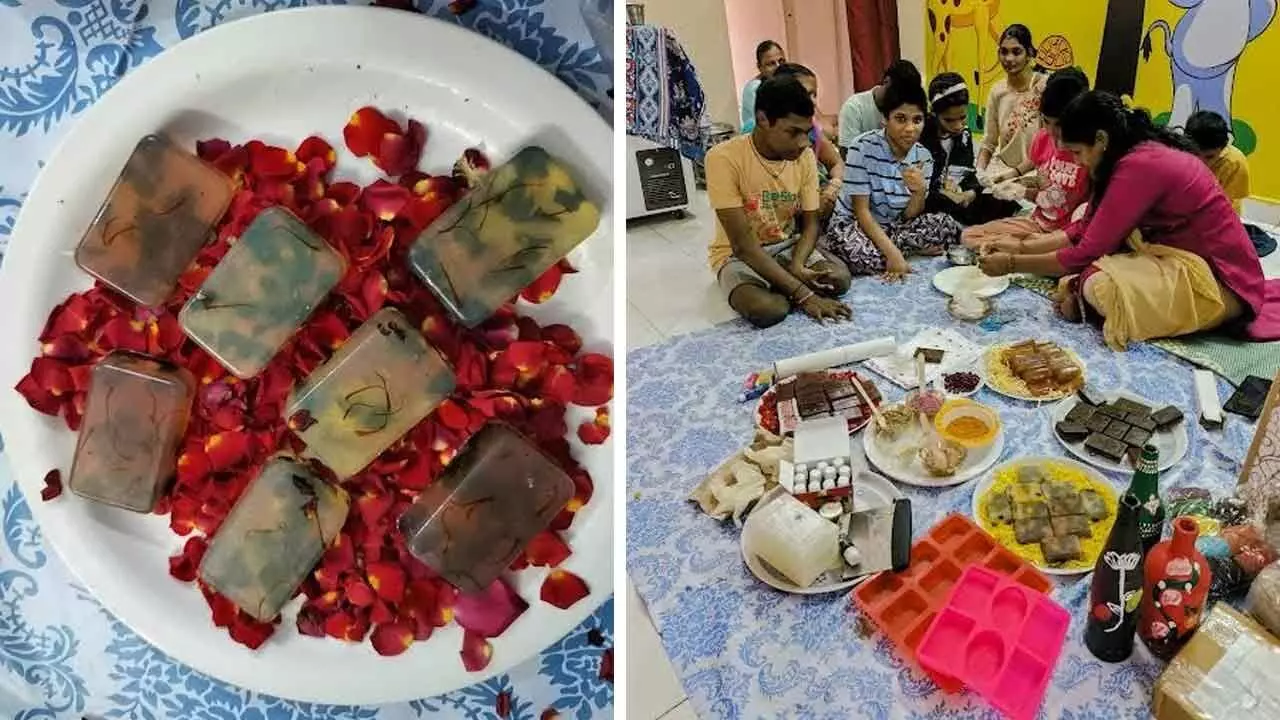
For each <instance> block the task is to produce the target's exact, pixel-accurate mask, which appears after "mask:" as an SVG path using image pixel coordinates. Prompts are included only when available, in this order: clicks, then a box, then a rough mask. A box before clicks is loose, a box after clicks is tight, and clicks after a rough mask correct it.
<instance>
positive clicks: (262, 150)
mask: <svg viewBox="0 0 1280 720" xmlns="http://www.w3.org/2000/svg"><path fill="white" fill-rule="evenodd" d="M248 147H249V172H250V173H252V174H253V175H254V177H257V178H262V179H266V180H292V179H294V178H295V177H297V176H298V175H300V174H301V169H300V168H299V167H298V166H299V163H298V158H297V156H296V155H294V154H293V153H291V152H289V151H288V150H286V149H284V148H280V147H272V146H270V145H264V144H262V143H253V142H251V143H249V146H248Z"/></svg>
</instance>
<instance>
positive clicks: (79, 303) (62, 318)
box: [40, 294, 97, 342]
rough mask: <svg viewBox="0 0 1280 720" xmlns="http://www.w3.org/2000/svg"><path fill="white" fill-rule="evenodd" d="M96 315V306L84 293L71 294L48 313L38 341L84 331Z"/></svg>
mask: <svg viewBox="0 0 1280 720" xmlns="http://www.w3.org/2000/svg"><path fill="white" fill-rule="evenodd" d="M95 315H97V308H96V307H95V306H94V303H93V301H91V300H90V299H89V298H88V297H87V296H86V295H84V294H77V295H72V296H71V297H69V298H67V299H66V300H65V301H63V303H62V304H61V305H58V306H57V307H55V308H54V309H53V311H52V312H51V313H49V319H48V320H46V321H45V325H44V330H43V331H41V333H40V341H41V342H48V341H49V340H52V339H54V338H57V337H62V336H63V335H75V334H78V333H82V332H84V331H85V330H86V329H88V327H89V323H90V321H91V320H92V319H93V318H94V316H95Z"/></svg>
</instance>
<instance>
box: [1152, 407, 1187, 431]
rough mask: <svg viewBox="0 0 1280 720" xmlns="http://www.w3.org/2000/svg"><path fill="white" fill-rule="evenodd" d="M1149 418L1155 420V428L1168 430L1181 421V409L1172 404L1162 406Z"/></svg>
mask: <svg viewBox="0 0 1280 720" xmlns="http://www.w3.org/2000/svg"><path fill="white" fill-rule="evenodd" d="M1151 420H1152V421H1153V422H1155V424H1156V428H1157V429H1159V430H1168V429H1169V428H1171V427H1173V426H1174V425H1177V424H1178V423H1180V422H1182V411H1181V410H1179V409H1178V408H1176V407H1174V406H1172V405H1169V406H1167V407H1162V408H1160V409H1159V410H1157V411H1155V412H1154V413H1152V414H1151Z"/></svg>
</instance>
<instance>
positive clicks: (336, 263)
mask: <svg viewBox="0 0 1280 720" xmlns="http://www.w3.org/2000/svg"><path fill="white" fill-rule="evenodd" d="M344 272H346V262H345V261H344V260H343V259H342V256H341V255H339V254H338V253H337V252H336V251H335V250H334V249H333V248H331V247H329V244H328V243H326V242H325V241H324V239H323V238H321V237H320V236H318V235H316V234H315V233H313V232H311V230H310V229H309V228H308V227H307V226H306V225H304V224H303V223H302V221H301V220H299V219H298V218H297V217H295V216H294V215H293V213H291V212H289V211H288V210H285V209H283V208H279V207H273V208H267V209H266V210H263V211H262V212H261V213H259V215H258V217H257V218H255V219H254V221H253V222H252V223H251V224H250V225H249V227H248V228H246V229H245V231H244V234H243V235H241V236H240V239H239V241H237V242H236V244H235V245H232V246H231V249H230V250H228V251H227V254H226V256H224V257H223V258H222V261H221V262H219V263H218V266H217V267H216V268H214V270H213V272H212V273H210V275H209V277H208V279H206V280H205V281H204V285H201V286H200V289H199V290H197V291H196V293H195V295H193V296H191V299H190V300H188V301H187V304H186V306H185V307H183V308H182V312H181V313H180V314H179V316H178V319H179V321H180V322H181V323H182V329H183V330H185V331H186V333H187V335H189V336H190V337H191V339H192V340H195V341H196V342H197V343H199V344H200V346H201V347H203V348H204V349H206V350H208V351H209V354H211V355H213V356H214V357H215V358H217V359H218V362H220V363H222V365H223V366H224V367H226V368H227V369H228V370H230V371H231V372H232V373H234V374H235V375H236V376H237V377H240V378H246V379H247V378H251V377H253V376H255V375H257V374H258V373H259V372H261V371H262V369H263V368H264V367H266V365H267V363H268V362H270V361H271V358H273V357H274V356H275V354H276V353H277V352H278V351H279V350H280V347H281V346H282V345H284V344H285V342H286V341H288V339H289V338H290V337H291V336H292V335H293V333H294V332H295V331H297V329H298V327H299V326H301V325H302V323H303V322H305V321H306V319H307V318H308V317H309V316H310V315H311V311H312V310H314V309H315V307H316V305H318V304H320V302H321V301H322V300H324V298H325V296H326V295H328V294H329V291H330V290H332V289H333V288H334V286H335V285H337V284H338V281H340V280H341V279H342V275H343V273H344Z"/></svg>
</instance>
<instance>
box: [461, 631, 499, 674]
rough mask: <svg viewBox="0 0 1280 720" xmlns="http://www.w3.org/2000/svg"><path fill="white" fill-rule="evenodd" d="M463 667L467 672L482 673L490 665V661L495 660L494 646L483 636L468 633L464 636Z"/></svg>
mask: <svg viewBox="0 0 1280 720" xmlns="http://www.w3.org/2000/svg"><path fill="white" fill-rule="evenodd" d="M459 654H460V655H461V656H462V666H463V667H464V668H466V669H467V672H480V671H481V670H483V669H485V668H486V667H488V665H489V661H490V660H492V659H493V646H492V645H490V644H489V641H488V640H486V639H484V638H483V637H482V636H480V635H477V634H476V633H473V632H466V633H463V635H462V651H461V652H460V653H459Z"/></svg>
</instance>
